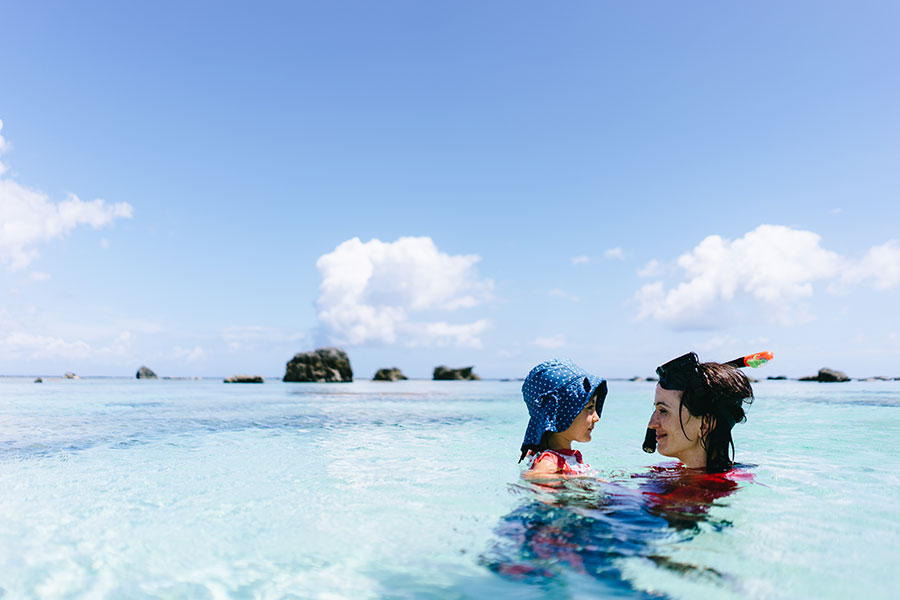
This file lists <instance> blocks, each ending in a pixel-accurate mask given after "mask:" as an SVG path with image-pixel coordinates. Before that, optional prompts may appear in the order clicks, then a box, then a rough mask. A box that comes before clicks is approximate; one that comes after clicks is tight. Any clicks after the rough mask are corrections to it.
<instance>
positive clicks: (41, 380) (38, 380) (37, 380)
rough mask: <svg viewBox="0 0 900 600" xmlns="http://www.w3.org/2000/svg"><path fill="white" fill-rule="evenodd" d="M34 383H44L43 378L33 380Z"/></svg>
mask: <svg viewBox="0 0 900 600" xmlns="http://www.w3.org/2000/svg"><path fill="white" fill-rule="evenodd" d="M34 382H35V383H44V378H43V377H38V378H37V379H35V380H34Z"/></svg>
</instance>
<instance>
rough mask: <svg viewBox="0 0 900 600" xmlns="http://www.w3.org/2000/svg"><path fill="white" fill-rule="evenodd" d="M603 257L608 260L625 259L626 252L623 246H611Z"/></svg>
mask: <svg viewBox="0 0 900 600" xmlns="http://www.w3.org/2000/svg"><path fill="white" fill-rule="evenodd" d="M603 257H604V258H606V259H607V260H625V252H624V251H623V250H622V249H621V248H618V247H616V248H610V249H609V250H607V251H606V252H604V253H603Z"/></svg>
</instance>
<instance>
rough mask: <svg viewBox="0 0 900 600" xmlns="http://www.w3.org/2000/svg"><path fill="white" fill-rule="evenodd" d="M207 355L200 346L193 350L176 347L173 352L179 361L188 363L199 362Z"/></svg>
mask: <svg viewBox="0 0 900 600" xmlns="http://www.w3.org/2000/svg"><path fill="white" fill-rule="evenodd" d="M205 355H206V352H204V351H203V348H201V347H200V346H194V347H193V348H184V347H182V346H175V348H174V349H173V350H172V356H174V357H175V358H177V359H179V360H183V361H184V362H186V363H193V362H197V361H198V360H200V359H201V358H203V357H204V356H205Z"/></svg>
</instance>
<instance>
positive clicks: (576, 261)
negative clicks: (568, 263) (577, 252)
mask: <svg viewBox="0 0 900 600" xmlns="http://www.w3.org/2000/svg"><path fill="white" fill-rule="evenodd" d="M571 260H572V264H573V265H586V264H587V263H589V262H591V259H590V257H588V256H584V255H582V256H575V257H572V259H571Z"/></svg>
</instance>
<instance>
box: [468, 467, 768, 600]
mask: <svg viewBox="0 0 900 600" xmlns="http://www.w3.org/2000/svg"><path fill="white" fill-rule="evenodd" d="M748 468H749V466H748V465H740V466H738V468H736V469H734V470H732V471H731V472H730V473H726V474H707V473H703V472H698V471H694V470H691V469H685V468H682V467H680V466H675V465H666V466H658V467H653V468H652V469H651V470H650V471H649V472H647V473H641V474H638V475H634V476H630V477H627V478H626V477H623V478H618V479H616V478H614V479H613V480H610V481H606V480H603V479H597V478H569V479H557V480H553V481H547V482H542V483H535V482H527V481H524V480H523V481H522V482H520V483H517V484H514V485H511V486H510V490H511V491H512V492H513V493H514V494H516V495H518V496H520V497H521V499H522V502H521V504H520V505H519V506H518V507H517V508H516V509H515V510H514V511H512V512H511V513H509V514H508V515H506V516H505V517H504V518H503V519H502V520H501V522H500V524H499V525H498V526H497V529H496V540H495V542H494V543H493V545H492V546H491V548H490V549H489V550H488V551H487V552H485V553H484V554H483V555H482V557H481V560H482V564H483V565H484V566H486V567H488V568H489V569H491V570H492V571H494V572H495V573H498V574H500V575H501V576H503V577H505V578H511V579H514V580H518V581H522V582H526V583H530V584H535V585H539V586H542V587H546V588H547V589H548V590H551V589H553V588H555V587H559V586H564V585H565V580H566V578H567V576H568V575H570V574H573V573H574V574H579V575H586V576H589V577H591V578H594V579H596V580H598V581H600V582H602V583H603V584H604V587H605V588H606V590H607V591H608V592H609V593H610V594H616V593H622V594H625V595H628V596H631V597H634V596H637V597H646V598H660V597H664V596H662V595H660V594H657V593H654V592H653V591H652V590H650V591H648V590H638V589H635V588H634V586H633V585H632V584H631V582H630V581H629V579H628V578H627V577H626V575H625V573H624V572H623V567H624V566H625V562H626V561H627V560H643V561H648V562H650V563H653V564H654V565H656V566H657V567H659V568H662V569H666V570H668V571H671V572H675V573H678V574H680V575H683V576H685V577H692V578H702V579H705V580H709V581H710V582H712V583H716V584H720V585H727V583H728V577H727V576H726V575H724V574H722V573H719V572H718V571H716V570H714V569H711V568H707V567H704V566H702V565H694V564H686V563H682V562H678V561H675V560H672V559H670V558H669V557H668V556H666V547H668V546H669V545H671V544H678V543H682V542H686V541H689V540H690V539H692V538H693V537H695V536H697V535H699V534H701V531H703V530H711V531H713V532H715V531H721V530H722V529H723V528H725V527H730V526H731V523H729V522H728V521H722V520H716V519H714V518H712V517H711V516H710V515H709V509H710V507H712V506H714V505H715V503H716V502H717V501H719V500H721V499H723V498H725V497H727V496H728V495H730V494H731V493H733V492H734V491H735V490H737V489H738V487H739V485H741V484H742V483H746V482H751V481H752V480H753V476H752V475H751V474H750V473H749V471H748V470H747V469H748ZM703 524H705V525H706V526H705V527H703V528H701V525H703Z"/></svg>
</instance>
